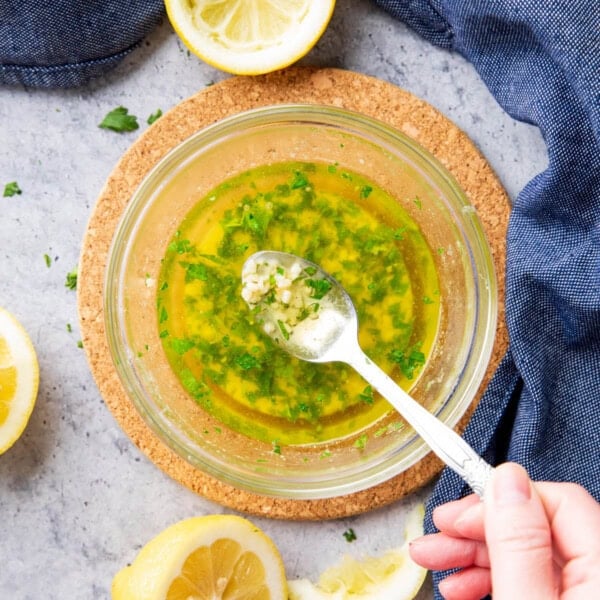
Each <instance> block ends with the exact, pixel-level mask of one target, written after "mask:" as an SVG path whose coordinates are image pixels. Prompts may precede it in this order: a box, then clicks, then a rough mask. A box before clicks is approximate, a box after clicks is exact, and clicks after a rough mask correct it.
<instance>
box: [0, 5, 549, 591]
mask: <svg viewBox="0 0 600 600" xmlns="http://www.w3.org/2000/svg"><path fill="white" fill-rule="evenodd" d="M301 64H307V65H317V66H333V67H339V68H343V69H349V70H354V71H358V72H361V73H366V74H369V75H373V76H375V77H379V78H381V79H384V80H387V81H389V82H391V83H393V84H396V85H398V86H400V87H402V88H404V89H406V90H408V91H410V92H412V93H413V94H415V95H417V96H419V97H421V98H422V99H424V100H426V101H427V102H429V103H430V104H432V105H433V106H434V107H436V108H437V109H438V110H440V111H441V112H442V113H444V114H445V115H446V116H448V117H449V118H450V119H452V120H453V121H454V122H455V123H456V124H457V125H458V126H459V127H460V128H461V129H463V130H464V131H465V132H466V133H467V134H468V135H469V136H470V137H471V139H472V140H473V141H474V142H475V144H476V145H477V146H478V147H479V148H480V150H481V151H482V152H483V154H484V155H485V156H486V157H487V159H488V160H489V162H490V164H491V166H492V168H493V169H494V170H495V171H496V172H497V174H498V175H499V177H500V180H501V181H502V183H503V184H504V186H505V188H506V190H507V191H508V193H509V195H510V197H511V198H514V197H515V196H516V195H517V193H518V192H519V190H520V189H521V188H522V187H523V186H524V185H525V183H526V182H527V181H528V180H529V179H530V178H531V177H533V176H534V175H536V174H537V173H538V172H540V171H541V170H542V169H544V167H545V165H546V162H547V157H546V151H545V146H544V144H543V141H542V139H541V136H540V134H539V132H538V131H537V129H535V128H533V127H531V126H528V125H525V124H522V123H517V122H515V121H514V120H512V119H511V118H510V117H508V116H507V115H506V114H505V113H504V112H503V111H502V109H501V108H500V107H499V106H498V104H497V103H496V101H495V100H494V98H493V97H492V96H491V95H490V93H489V92H488V90H487V88H486V87H485V86H484V84H483V83H482V82H481V80H480V79H479V77H478V75H477V73H476V72H475V71H474V69H473V68H472V67H471V65H470V64H468V63H467V62H465V61H464V60H463V59H462V58H461V57H460V56H457V55H453V54H451V53H448V52H446V51H443V50H439V49H437V48H434V47H432V46H430V45H429V44H428V43H427V42H425V41H423V40H422V39H421V38H419V37H418V36H417V35H416V34H414V33H413V32H412V31H410V30H408V29H407V28H406V27H405V26H404V25H403V24H401V23H398V22H396V21H394V20H393V19H391V18H390V17H389V16H388V15H387V14H385V13H384V12H383V11H381V10H379V9H378V8H376V7H375V6H373V5H372V4H371V3H370V2H369V1H368V0H338V3H337V6H336V10H335V14H334V17H333V20H332V22H331V24H330V26H329V28H328V29H327V31H326V33H325V35H324V36H323V38H322V39H321V40H320V42H319V43H318V45H317V46H316V47H315V48H314V49H313V51H312V52H311V53H310V54H309V55H308V56H307V57H306V58H305V59H304V60H303V61H302V63H301ZM225 77H226V75H225V74H224V73H221V72H219V71H216V70H214V69H213V68H211V67H209V66H207V65H205V64H203V63H202V62H200V61H199V60H198V59H196V58H195V57H193V56H190V54H189V53H188V52H187V50H185V49H184V48H183V46H182V45H181V43H180V42H179V40H178V38H177V37H176V36H175V34H174V33H173V30H172V29H171V27H170V25H169V24H168V22H166V20H165V22H163V24H162V25H161V26H159V27H158V28H157V29H156V30H155V31H154V32H153V33H152V34H151V35H150V36H149V37H148V38H147V39H146V40H145V42H144V43H143V45H142V47H141V48H139V49H138V50H137V51H135V52H134V53H133V54H131V55H130V56H129V57H128V58H127V59H126V60H125V61H124V62H123V63H122V64H121V65H120V66H119V67H118V68H117V69H116V70H115V71H113V72H111V73H110V74H109V75H108V76H107V77H105V78H103V79H100V80H96V81H95V82H94V83H93V84H92V85H89V86H87V87H85V88H80V89H75V90H69V91H46V90H33V89H24V88H19V87H15V88H0V185H1V187H2V189H3V187H4V184H5V183H7V182H9V181H17V182H18V183H19V186H20V187H21V189H22V191H23V193H22V194H21V195H18V196H13V197H10V198H3V197H0V306H3V307H5V308H6V309H8V310H9V311H11V312H12V313H13V314H15V315H16V316H17V318H19V320H20V321H21V322H22V324H23V325H24V326H25V328H26V329H27V331H28V332H29V334H30V335H31V337H32V340H33V342H34V345H35V347H36V349H37V352H38V356H39V360H40V370H41V382H40V392H39V397H38V401H37V405H36V408H35V410H34V412H33V415H32V417H31V421H30V423H29V426H28V428H27V430H26V432H25V433H24V435H23V436H22V438H21V439H20V440H19V441H18V442H17V443H16V444H15V446H14V447H13V448H11V449H10V450H9V451H8V452H7V453H5V454H4V455H2V456H0V515H1V519H0V598H2V599H7V600H8V599H10V600H26V599H36V600H37V599H38V598H45V599H48V600H52V599H61V600H62V599H71V598H72V599H78V600H85V599H100V598H109V597H110V584H111V580H112V577H113V575H114V574H115V573H116V571H117V570H119V569H120V568H121V567H122V566H124V565H126V564H127V563H128V562H131V561H132V560H133V558H134V557H135V555H136V554H137V552H138V550H139V549H140V548H141V546H142V545H144V544H145V543H146V542H147V541H148V540H149V539H150V538H151V537H152V536H154V535H155V534H156V533H158V532H159V531H160V530H162V529H163V528H165V527H166V526H168V525H170V524H171V523H173V522H175V521H177V520H179V519H182V518H185V517H189V516H193V515H201V514H209V513H220V512H226V511H225V509H223V508H222V507H220V506H218V505H215V504H212V503H211V502H208V501H207V500H205V499H203V498H201V497H198V496H196V495H195V494H193V493H192V492H190V491H188V490H187V489H186V488H183V487H181V486H180V485H179V484H177V483H175V482H174V481H172V480H171V479H169V478H168V477H167V476H166V475H164V474H163V473H162V471H160V470H159V469H158V468H157V467H155V466H154V465H153V464H152V463H151V462H150V461H149V460H148V459H146V457H145V456H144V455H143V454H141V453H140V452H139V451H138V450H137V448H136V447H135V446H134V445H133V444H132V443H131V442H130V441H129V439H128V438H127V436H126V435H125V434H124V433H123V432H122V431H121V429H120V428H119V427H118V425H117V423H116V421H115V420H114V418H113V417H112V415H111V414H110V412H109V411H108V410H107V408H106V406H105V405H104V402H103V400H102V398H101V396H100V394H99V392H98V390H97V388H96V386H95V384H94V382H93V379H92V376H91V373H90V370H89V367H88V365H87V362H86V359H85V355H84V353H83V351H82V350H81V349H80V348H79V347H78V341H79V333H78V328H77V312H76V294H75V292H74V291H71V290H69V289H67V288H66V287H65V285H64V284H65V278H66V274H67V273H68V272H69V271H71V270H72V269H73V268H74V267H75V265H76V264H77V261H78V257H79V252H80V248H81V240H82V236H83V233H84V231H85V227H86V223H87V220H88V218H89V216H90V213H91V210H92V207H93V205H94V202H95V199H96V197H97V195H98V193H99V191H100V189H101V188H102V186H103V184H104V181H105V179H106V177H107V176H108V174H109V173H110V172H111V170H112V169H113V167H114V165H115V163H116V162H117V161H118V159H119V157H120V156H121V154H122V153H123V152H124V151H125V150H126V149H127V148H128V147H129V145H130V144H131V143H132V142H133V140H135V139H136V136H137V135H138V134H139V133H140V132H141V131H143V130H144V128H145V127H146V125H145V121H146V118H147V116H148V115H150V114H151V113H153V112H154V111H155V110H156V109H158V108H161V109H162V110H163V111H165V110H167V109H169V108H170V107H172V106H174V105H175V104H177V103H178V102H180V101H181V100H183V99H184V98H186V97H188V96H190V95H192V94H194V93H195V92H197V91H198V90H199V89H202V88H203V87H204V86H206V85H208V84H210V83H213V82H216V81H219V80H221V79H223V78H225ZM118 105H123V106H126V107H127V108H128V109H129V110H130V112H131V113H132V114H135V115H137V116H138V117H139V121H140V123H141V128H140V130H138V131H137V132H133V133H128V134H116V133H113V132H111V131H108V130H103V129H99V128H98V123H99V122H100V121H101V120H102V118H103V116H104V115H105V114H106V113H107V112H108V111H110V110H111V109H113V108H115V107H116V106H118ZM46 254H47V255H48V256H49V257H50V258H51V264H50V266H47V265H46V261H45V258H44V255H46ZM70 330H71V331H70ZM428 492H429V489H424V490H422V491H421V492H420V493H418V494H415V495H414V496H412V497H409V498H406V499H404V500H403V501H401V502H397V503H395V504H394V505H392V506H389V507H388V508H385V509H380V510H378V511H375V512H372V513H368V514H365V515H362V516H359V517H352V518H348V519H341V520H337V521H328V522H325V523H297V522H283V521H273V520H267V519H254V521H255V522H256V523H257V524H258V525H259V526H260V527H262V528H263V529H264V530H265V531H266V532H267V533H268V534H269V535H270V536H271V537H272V538H273V540H274V541H275V542H276V544H277V545H278V546H279V548H280V550H281V553H282V555H283V558H284V561H285V564H286V569H287V571H288V576H289V577H290V578H295V577H312V578H316V577H317V575H318V573H319V572H320V571H321V570H322V569H323V567H324V566H326V565H328V564H333V563H334V562H337V560H338V559H339V558H340V557H341V555H342V554H343V553H345V552H347V553H351V554H353V555H356V556H360V555H362V554H367V553H369V554H374V553H378V552H382V551H384V550H386V549H388V548H391V547H393V546H396V545H399V544H401V543H402V536H403V525H402V524H403V520H404V515H405V514H406V511H407V510H409V509H410V508H411V507H412V506H413V505H414V504H415V503H417V502H421V501H423V500H424V499H425V498H426V496H427V493H428ZM349 527H352V529H354V531H355V532H356V535H357V540H356V541H355V542H353V543H352V544H349V543H348V542H346V540H345V538H344V536H343V532H344V531H346V530H347V529H348V528H349ZM315 548H318V549H319V551H318V552H315V551H314V549H315ZM430 597H431V587H430V584H426V585H425V587H424V589H423V591H422V593H421V595H420V598H421V599H423V600H424V599H425V598H430Z"/></svg>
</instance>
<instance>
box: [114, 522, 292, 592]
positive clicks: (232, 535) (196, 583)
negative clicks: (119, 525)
mask: <svg viewBox="0 0 600 600" xmlns="http://www.w3.org/2000/svg"><path fill="white" fill-rule="evenodd" d="M112 598H113V600H221V599H222V600H286V599H287V585H286V580H285V572H284V567H283V562H282V560H281V557H280V555H279V552H278V550H277V548H276V547H275V545H274V544H273V542H272V541H271V540H270V539H269V538H268V537H267V536H266V535H265V534H264V533H263V532H262V531H261V530H260V529H258V527H256V526H255V525H253V524H252V523H251V522H250V521H248V520H246V519H244V518H242V517H237V516H234V515H209V516H204V517H192V518H191V519H185V520H183V521H179V522H178V523H175V524H174V525H172V526H171V527H168V528H167V529H165V530H164V531H163V532H161V533H160V534H159V535H158V536H156V537H155V538H154V539H152V540H151V541H150V542H148V543H147V544H146V545H145V546H144V547H143V548H142V550H141V551H140V553H139V554H138V556H137V557H136V559H135V560H134V561H133V563H132V564H131V566H128V567H125V568H124V569H122V570H121V571H119V572H118V573H117V575H116V576H115V578H114V580H113V585H112Z"/></svg>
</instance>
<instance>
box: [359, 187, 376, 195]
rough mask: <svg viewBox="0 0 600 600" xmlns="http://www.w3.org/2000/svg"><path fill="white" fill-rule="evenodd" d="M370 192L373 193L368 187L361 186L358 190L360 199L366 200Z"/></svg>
mask: <svg viewBox="0 0 600 600" xmlns="http://www.w3.org/2000/svg"><path fill="white" fill-rule="evenodd" d="M372 191H373V188H372V187H371V186H370V185H363V186H362V187H361V188H360V197H361V198H368V197H369V196H370V195H371V192H372Z"/></svg>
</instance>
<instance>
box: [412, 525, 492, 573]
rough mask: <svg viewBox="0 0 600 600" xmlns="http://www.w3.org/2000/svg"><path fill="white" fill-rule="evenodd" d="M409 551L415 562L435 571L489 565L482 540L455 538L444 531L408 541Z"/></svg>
mask: <svg viewBox="0 0 600 600" xmlns="http://www.w3.org/2000/svg"><path fill="white" fill-rule="evenodd" d="M409 551H410V556H411V558H412V559H413V560H414V561H415V562H416V563H418V564H420V565H421V566H422V567H425V568H427V569H434V570H436V571H444V570H446V569H453V568H455V567H471V566H478V567H489V565H490V563H489V558H488V552H487V548H486V546H485V543H484V542H477V541H475V540H467V539H460V538H455V537H452V536H449V535H446V534H445V533H434V534H432V535H426V536H423V537H421V538H418V539H416V540H414V541H412V542H411V543H410V546H409Z"/></svg>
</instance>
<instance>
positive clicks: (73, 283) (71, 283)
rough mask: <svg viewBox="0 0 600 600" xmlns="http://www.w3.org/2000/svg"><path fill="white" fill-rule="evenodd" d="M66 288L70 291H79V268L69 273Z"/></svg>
mask: <svg viewBox="0 0 600 600" xmlns="http://www.w3.org/2000/svg"><path fill="white" fill-rule="evenodd" d="M65 287H66V288H69V289H70V290H76V289H77V267H75V268H74V269H73V270H72V271H70V272H69V273H67V278H66V280H65Z"/></svg>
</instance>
